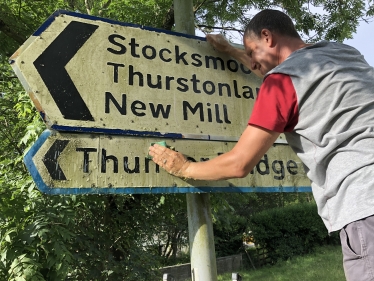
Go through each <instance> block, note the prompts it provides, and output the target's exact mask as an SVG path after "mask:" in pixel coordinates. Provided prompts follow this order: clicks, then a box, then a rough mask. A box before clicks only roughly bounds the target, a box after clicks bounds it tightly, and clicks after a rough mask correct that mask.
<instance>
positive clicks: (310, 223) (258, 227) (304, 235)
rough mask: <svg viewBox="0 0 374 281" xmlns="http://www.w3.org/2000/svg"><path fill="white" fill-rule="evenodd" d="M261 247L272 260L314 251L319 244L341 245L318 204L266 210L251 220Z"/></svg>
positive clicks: (273, 261) (253, 232) (258, 245)
mask: <svg viewBox="0 0 374 281" xmlns="http://www.w3.org/2000/svg"><path fill="white" fill-rule="evenodd" d="M250 230H251V231H252V235H253V238H254V241H255V244H256V246H257V247H261V248H265V249H266V250H267V252H268V256H269V258H270V259H271V262H272V263H275V262H277V260H278V259H282V260H287V259H289V258H291V257H293V256H296V255H302V254H306V253H310V252H312V251H313V250H314V249H315V247H316V246H321V245H324V244H339V243H340V240H339V237H338V235H337V233H334V234H333V235H332V236H329V235H328V232H327V229H326V227H325V225H324V224H323V222H322V219H321V218H320V217H319V215H318V213H317V206H316V205H315V203H304V204H294V205H289V206H287V207H283V208H276V209H270V210H265V211H262V212H260V213H257V214H254V215H253V216H252V217H251V219H250Z"/></svg>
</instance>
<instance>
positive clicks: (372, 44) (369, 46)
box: [196, 20, 374, 67]
mask: <svg viewBox="0 0 374 281" xmlns="http://www.w3.org/2000/svg"><path fill="white" fill-rule="evenodd" d="M215 33H218V32H215ZM196 35H197V36H201V37H205V35H204V34H203V33H202V32H200V31H199V30H196ZM233 39H234V40H233V42H235V43H238V44H242V42H241V38H233ZM343 43H345V44H347V45H350V46H352V47H354V48H356V49H357V50H359V51H360V52H361V54H363V56H364V57H365V60H366V61H367V62H368V63H369V64H370V65H371V66H373V67H374V20H373V21H372V22H370V23H366V22H364V21H362V22H361V23H360V25H359V27H358V28H357V32H356V33H355V34H353V38H352V39H348V40H345V41H344V42H343Z"/></svg>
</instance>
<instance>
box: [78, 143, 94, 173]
mask: <svg viewBox="0 0 374 281" xmlns="http://www.w3.org/2000/svg"><path fill="white" fill-rule="evenodd" d="M75 151H83V173H88V172H89V163H90V155H89V154H88V153H90V152H97V149H96V148H80V147H77V148H76V149H75Z"/></svg>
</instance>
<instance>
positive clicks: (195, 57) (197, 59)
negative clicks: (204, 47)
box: [191, 53, 203, 67]
mask: <svg viewBox="0 0 374 281" xmlns="http://www.w3.org/2000/svg"><path fill="white" fill-rule="evenodd" d="M191 59H192V60H193V61H195V62H193V63H191V64H192V65H193V66H196V67H200V66H202V65H203V63H202V61H201V60H200V59H201V55H199V54H195V53H193V54H192V55H191Z"/></svg>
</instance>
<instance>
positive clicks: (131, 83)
mask: <svg viewBox="0 0 374 281" xmlns="http://www.w3.org/2000/svg"><path fill="white" fill-rule="evenodd" d="M135 75H137V76H138V77H139V87H143V86H144V81H143V74H142V73H141V72H136V71H135V72H134V67H133V66H132V65H130V66H129V85H134V76H135Z"/></svg>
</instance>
